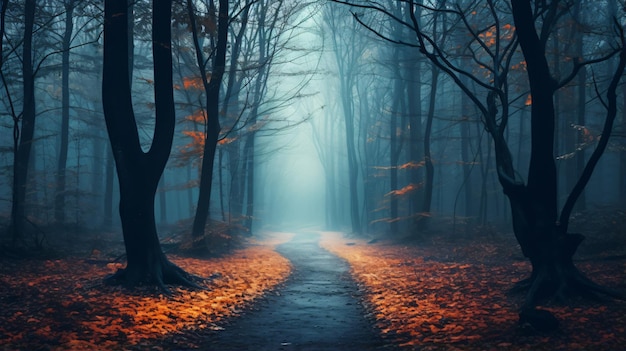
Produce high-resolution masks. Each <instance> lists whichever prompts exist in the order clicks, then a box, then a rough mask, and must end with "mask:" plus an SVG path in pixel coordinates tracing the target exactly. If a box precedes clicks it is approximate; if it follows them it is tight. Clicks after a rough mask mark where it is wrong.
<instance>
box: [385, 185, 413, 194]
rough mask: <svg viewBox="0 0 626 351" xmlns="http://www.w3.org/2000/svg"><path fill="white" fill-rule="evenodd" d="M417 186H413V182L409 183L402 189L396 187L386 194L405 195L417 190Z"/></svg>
mask: <svg viewBox="0 0 626 351" xmlns="http://www.w3.org/2000/svg"><path fill="white" fill-rule="evenodd" d="M418 188H419V187H417V186H415V184H409V185H407V186H405V187H404V188H402V189H397V190H392V191H390V192H388V193H387V196H390V195H392V196H402V195H406V194H409V193H412V192H413V191H415V190H417V189H418Z"/></svg>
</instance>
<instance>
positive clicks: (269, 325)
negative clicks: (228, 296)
mask: <svg viewBox="0 0 626 351" xmlns="http://www.w3.org/2000/svg"><path fill="white" fill-rule="evenodd" d="M319 238H320V236H319V235H318V234H314V233H303V234H297V235H296V236H295V237H294V238H293V239H292V240H291V241H289V242H287V243H285V244H282V245H280V246H278V247H277V251H278V252H279V253H280V254H281V255H283V256H284V257H286V258H287V259H289V260H290V261H291V264H292V266H293V272H292V274H291V276H290V277H289V278H288V279H287V281H286V282H285V283H284V285H283V287H282V288H280V289H279V290H277V291H276V292H275V293H271V294H268V296H266V297H265V298H263V299H262V300H261V301H259V302H258V303H257V304H256V305H255V306H253V309H251V310H249V311H247V312H246V313H244V314H242V315H241V316H239V317H237V318H236V319H234V320H233V321H232V322H231V324H229V325H227V326H226V328H225V330H223V331H219V332H217V333H215V334H212V335H211V336H210V338H209V339H208V340H207V341H206V343H205V344H204V345H203V347H202V348H201V349H203V350H215V351H218V350H219V351H222V350H224V351H228V350H238V351H239V350H255V351H257V350H259V351H260V350H268V351H269V350H272V351H292V350H294V351H295V350H298V351H313V350H339V351H357V350H359V351H369V350H380V349H383V348H384V349H386V350H388V349H389V346H387V347H384V345H385V343H384V342H383V340H382V339H381V338H380V337H379V336H378V333H377V331H376V330H375V328H374V327H373V325H372V323H371V322H370V321H369V320H367V319H366V318H365V317H364V309H363V307H362V305H361V304H360V302H359V297H358V295H359V292H358V289H357V287H356V284H355V283H354V281H353V280H352V278H351V277H350V267H349V265H348V264H347V263H346V262H345V261H343V260H342V259H340V258H338V257H337V256H334V255H333V254H331V253H329V252H328V251H326V250H324V249H322V248H320V247H319V245H318V241H319Z"/></svg>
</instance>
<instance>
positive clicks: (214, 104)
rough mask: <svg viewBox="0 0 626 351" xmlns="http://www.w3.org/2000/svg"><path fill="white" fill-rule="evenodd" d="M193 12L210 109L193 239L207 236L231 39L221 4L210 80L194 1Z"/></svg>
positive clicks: (222, 3) (222, 1) (224, 2)
mask: <svg viewBox="0 0 626 351" xmlns="http://www.w3.org/2000/svg"><path fill="white" fill-rule="evenodd" d="M187 6H188V7H189V11H190V20H191V21H192V23H193V28H192V33H193V36H194V45H195V47H196V56H197V59H198V66H199V68H200V73H201V75H202V81H203V84H204V88H205V91H206V108H207V126H206V131H205V132H206V134H205V141H204V149H203V154H202V155H203V157H202V170H201V174H200V189H199V195H198V205H197V206H196V215H195V217H194V221H193V227H192V230H191V233H192V236H193V237H194V238H197V237H200V236H202V235H204V227H205V226H206V223H207V220H208V218H209V206H210V200H211V186H212V183H213V163H214V160H215V151H216V150H217V140H218V137H219V133H220V129H221V127H220V121H219V96H220V86H221V82H222V77H223V75H224V70H225V66H226V49H227V47H226V44H227V38H228V21H229V18H228V1H227V0H220V1H219V7H220V8H219V13H218V30H217V46H216V53H215V57H214V61H213V72H212V74H211V78H210V80H209V79H207V74H206V70H205V67H204V59H203V57H202V49H201V48H200V47H199V44H198V37H197V35H198V34H197V30H196V28H195V16H194V14H193V10H192V7H191V1H188V2H187Z"/></svg>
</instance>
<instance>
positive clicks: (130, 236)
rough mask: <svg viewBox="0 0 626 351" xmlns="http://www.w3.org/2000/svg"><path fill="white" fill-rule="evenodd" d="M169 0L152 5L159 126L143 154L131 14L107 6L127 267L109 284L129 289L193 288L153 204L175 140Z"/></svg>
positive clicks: (106, 72)
mask: <svg viewBox="0 0 626 351" xmlns="http://www.w3.org/2000/svg"><path fill="white" fill-rule="evenodd" d="M171 4H172V1H171V0H154V1H153V3H152V16H153V17H152V54H153V60H154V61H153V68H154V102H155V111H156V123H155V127H154V135H153V139H152V145H151V146H150V149H149V150H148V151H147V152H144V151H143V150H142V147H141V144H140V140H139V133H138V129H137V123H136V120H135V115H134V111H133V104H132V96H131V90H130V84H129V78H130V70H129V65H128V60H129V50H128V41H129V32H128V15H129V8H128V6H127V2H126V0H106V1H105V9H104V63H103V78H102V101H103V107H104V115H105V120H106V125H107V131H108V133H109V139H110V142H111V147H112V149H113V155H114V158H115V164H116V166H117V168H116V169H117V175H118V180H119V186H120V219H121V222H122V231H123V235H124V244H125V247H126V256H127V265H126V267H125V268H124V269H121V270H118V272H117V273H116V274H115V275H113V276H112V277H110V278H109V279H108V281H109V282H111V283H123V284H126V285H130V286H132V285H137V284H155V285H157V286H159V287H160V288H161V289H163V290H164V291H168V289H167V288H166V287H165V284H182V285H186V286H193V285H194V284H193V283H192V282H191V280H190V276H189V275H188V274H187V273H186V272H184V271H183V270H182V269H180V268H179V267H177V266H176V265H174V264H173V263H171V262H170V261H169V260H168V259H167V257H166V256H165V254H164V253H163V250H162V249H161V245H160V243H159V237H158V235H157V230H156V223H155V216H154V201H155V194H156V189H157V186H158V183H159V179H160V177H161V175H162V173H163V170H164V168H165V164H166V163H167V160H168V158H169V154H170V151H171V146H172V140H173V137H174V125H175V111H174V96H173V82H172V51H171V50H172V49H171Z"/></svg>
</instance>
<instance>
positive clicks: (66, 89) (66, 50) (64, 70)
mask: <svg viewBox="0 0 626 351" xmlns="http://www.w3.org/2000/svg"><path fill="white" fill-rule="evenodd" d="M73 14H74V0H66V1H65V32H64V33H63V43H62V51H63V52H62V54H61V56H62V57H61V140H60V144H59V162H58V164H57V179H56V194H55V199H54V219H55V221H56V222H57V223H63V222H65V190H66V189H65V187H66V177H65V171H66V166H67V149H68V143H69V128H70V82H69V76H70V44H71V40H72V32H73V30H74V21H73Z"/></svg>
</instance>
